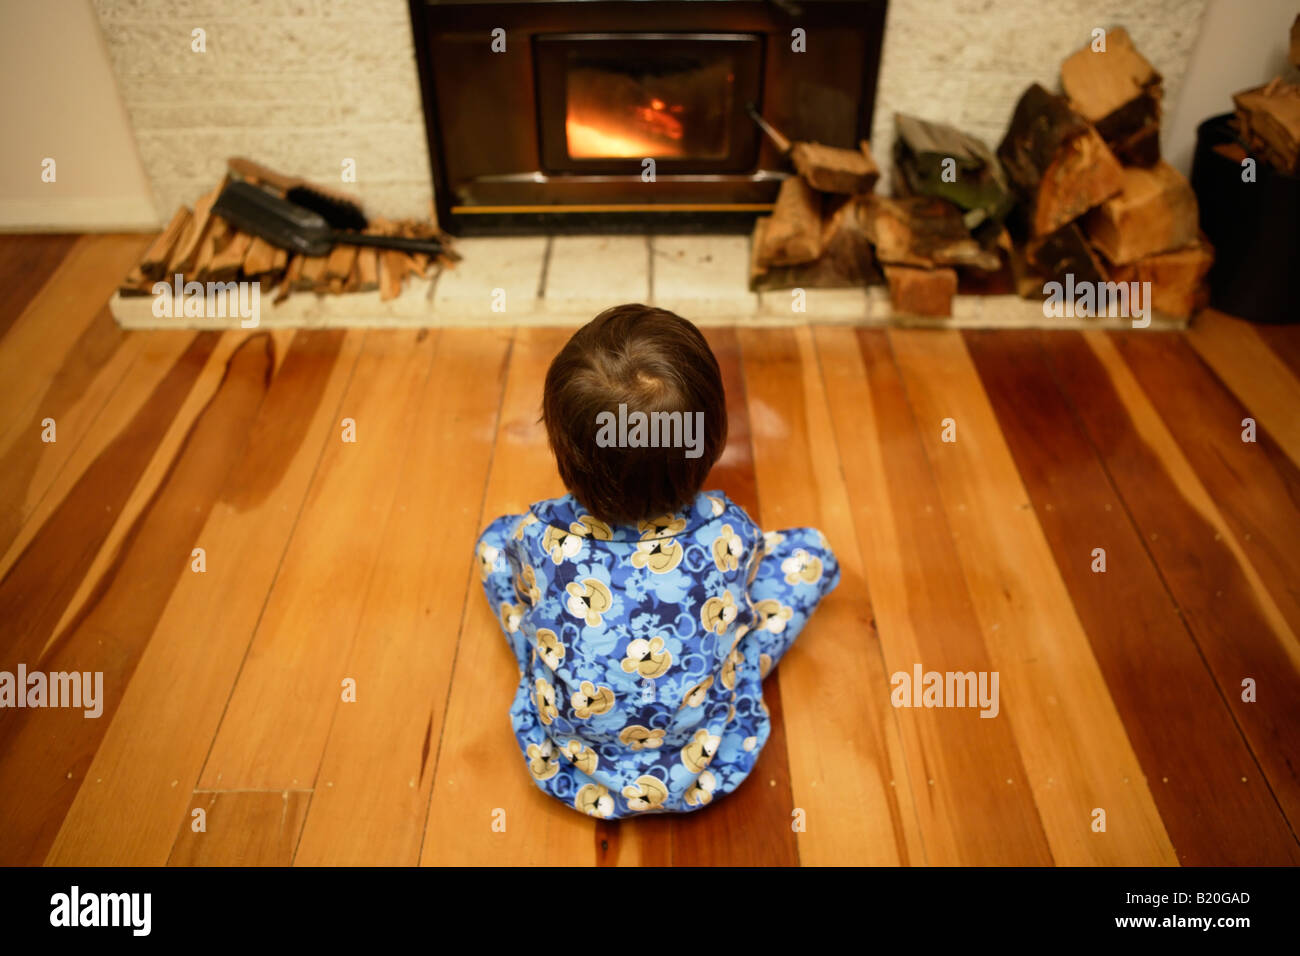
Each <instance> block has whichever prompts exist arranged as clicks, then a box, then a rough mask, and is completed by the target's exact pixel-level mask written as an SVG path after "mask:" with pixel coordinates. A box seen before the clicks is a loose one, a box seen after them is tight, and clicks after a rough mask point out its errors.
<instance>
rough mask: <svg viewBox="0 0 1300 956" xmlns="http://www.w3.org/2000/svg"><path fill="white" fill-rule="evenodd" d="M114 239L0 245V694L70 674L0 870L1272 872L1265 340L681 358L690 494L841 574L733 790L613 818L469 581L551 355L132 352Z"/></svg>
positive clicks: (1298, 458) (796, 652) (36, 745)
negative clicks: (713, 433)
mask: <svg viewBox="0 0 1300 956" xmlns="http://www.w3.org/2000/svg"><path fill="white" fill-rule="evenodd" d="M147 242H148V238H147V237H142V236H113V235H110V236H60V237H39V238H33V237H0V280H3V281H4V282H5V283H6V290H7V292H8V293H9V294H8V295H7V297H6V299H5V301H4V302H3V303H0V671H4V672H8V673H13V672H15V671H16V669H17V667H18V665H20V664H22V665H24V666H25V667H26V668H27V669H28V671H29V672H30V671H37V670H39V671H44V672H56V671H69V672H70V671H77V672H89V673H94V672H99V673H101V674H102V675H103V694H102V698H101V702H100V703H101V705H102V712H101V715H100V716H99V717H97V718H87V717H85V716H83V714H82V711H81V710H80V709H76V708H67V707H63V708H60V707H45V708H26V707H25V708H22V709H18V708H9V707H4V708H2V709H0V865H4V864H40V863H45V864H47V865H74V866H76V865H81V866H120V865H152V866H159V865H173V866H226V865H249V866H252V865H258V866H267V865H270V866H277V865H278V866H283V865H291V864H294V865H312V866H314V865H325V866H329V865H355V864H375V865H387V864H397V865H410V864H415V863H419V864H424V865H446V864H466V865H543V864H551V865H581V866H596V865H617V866H638V865H641V866H644V865H652V866H668V865H675V866H718V865H733V866H794V865H803V866H822V865H830V866H835V865H855V864H857V865H861V864H882V865H941V866H946V865H1007V864H1010V865H1042V864H1053V863H1054V864H1058V865H1075V864H1082V865H1130V864H1136V865H1144V864H1155V865H1178V864H1184V865H1190V866H1200V865H1241V864H1280V865H1294V864H1297V863H1300V841H1298V840H1297V837H1296V833H1297V831H1298V830H1300V770H1298V769H1297V768H1300V707H1297V704H1296V702H1297V701H1300V639H1298V637H1297V635H1300V425H1297V421H1300V420H1298V419H1297V417H1296V414H1295V412H1296V409H1297V408H1300V335H1297V333H1296V330H1295V327H1260V326H1252V325H1249V324H1248V323H1244V322H1241V321H1239V320H1236V319H1233V318H1231V317H1228V316H1224V315H1221V314H1218V313H1214V312H1206V313H1204V314H1203V315H1202V316H1200V317H1199V320H1198V322H1197V323H1196V324H1195V325H1194V326H1193V327H1192V328H1191V329H1190V330H1189V331H1188V332H1186V333H1177V334H1174V333H1156V332H1149V331H1146V332H1141V331H1125V332H1113V333H1107V332H1100V331H1088V332H1082V333H1080V332H1065V333H1055V332H1054V333H1045V332H1035V331H1016V332H1009V331H1004V332H964V333H963V332H957V331H953V330H946V331H934V332H930V331H920V330H907V331H903V330H889V331H886V330H881V329H867V328H854V327H851V326H843V325H817V326H789V327H787V326H773V327H769V328H759V327H748V328H742V329H735V328H726V327H718V328H710V329H708V330H707V332H706V333H705V334H706V337H707V339H708V340H709V342H710V344H711V346H712V348H713V350H714V352H715V354H716V355H717V358H718V361H719V367H720V369H721V372H722V376H723V379H724V384H725V387H726V390H727V400H728V414H729V433H728V444H727V448H726V452H725V454H724V455H723V457H722V458H721V459H720V460H719V462H718V463H717V465H716V466H715V469H714V471H713V473H712V474H711V475H710V478H709V481H708V484H709V485H710V486H711V487H718V488H721V489H722V490H723V491H725V492H726V493H727V494H728V495H729V496H730V497H731V498H732V499H733V500H735V501H737V502H738V503H739V504H741V505H742V506H743V507H745V508H746V509H747V510H748V511H749V513H750V514H751V515H752V516H753V517H754V518H755V520H756V521H758V522H759V523H760V524H761V525H762V526H763V527H764V528H766V529H770V530H779V529H781V528H789V527H795V526H804V525H810V526H814V527H817V528H819V529H821V530H822V531H823V532H824V534H825V535H826V537H827V539H828V541H829V543H830V545H831V547H832V548H833V549H834V551H835V553H836V555H837V557H838V559H839V562H840V566H841V571H842V580H841V583H840V585H839V587H838V588H837V589H836V591H835V592H834V593H833V594H831V595H830V596H829V597H828V598H827V599H826V600H825V602H824V603H823V604H822V606H821V607H820V608H819V609H818V611H817V614H816V615H815V616H814V617H813V619H812V620H811V621H810V623H809V624H808V625H807V627H806V629H805V630H804V632H803V633H802V634H801V635H800V637H799V639H798V641H796V642H795V644H794V646H793V648H792V649H791V651H790V652H789V654H788V655H787V656H786V657H785V658H784V659H783V660H782V661H781V664H780V666H779V667H778V668H777V669H776V671H775V673H774V674H772V675H770V676H769V677H768V678H767V680H766V681H765V684H764V696H765V699H766V701H767V704H768V707H769V710H770V711H771V715H772V720H773V733H772V736H771V738H770V740H769V742H768V744H767V746H766V747H765V749H764V751H763V753H762V755H761V758H760V760H759V762H758V764H757V765H756V767H755V769H754V771H753V773H752V774H751V777H750V779H749V780H748V781H747V782H745V783H744V784H743V785H742V786H741V787H740V788H739V789H738V790H737V791H736V792H735V793H734V794H731V795H729V796H727V797H726V798H724V799H720V800H715V801H714V802H713V803H712V804H711V805H710V806H708V807H706V808H704V809H702V810H700V811H698V812H695V813H692V814H689V815H664V816H647V817H644V818H640V819H631V820H623V821H617V822H610V821H600V820H596V819H594V818H590V817H586V816H583V815H581V814H579V813H576V812H575V811H574V810H573V809H572V808H569V807H565V806H563V805H561V804H560V803H559V802H558V801H556V800H554V799H552V798H549V797H547V796H546V795H544V794H543V793H542V792H541V791H540V790H539V789H538V788H537V787H536V786H535V785H534V783H533V782H532V780H531V778H530V777H529V775H528V773H527V770H526V768H525V766H524V761H523V759H522V757H521V755H520V753H519V750H518V746H517V744H516V742H515V739H514V737H513V735H512V733H511V730H510V721H509V717H508V709H509V705H510V701H511V698H512V696H513V694H514V691H515V687H516V685H517V683H518V679H519V675H518V670H517V667H516V665H515V662H514V660H513V657H512V655H511V653H510V650H509V648H508V646H507V644H506V642H505V641H504V640H503V639H502V636H501V633H500V626H499V623H498V621H497V618H496V615H495V613H494V611H493V609H491V608H489V607H487V605H486V602H485V601H484V600H483V598H482V593H481V588H480V586H479V578H478V574H477V572H476V570H475V566H474V561H473V557H472V545H473V541H474V538H475V536H476V535H477V533H478V532H479V530H480V529H481V528H483V527H484V526H485V525H486V524H487V523H488V522H489V521H491V520H492V519H494V518H495V517H497V516H498V515H501V514H518V513H520V512H522V511H524V510H525V509H526V508H527V507H528V506H529V505H530V504H531V503H532V502H534V501H536V500H538V499H541V498H546V497H550V496H554V495H557V494H559V493H561V492H562V490H563V489H562V485H561V483H560V480H559V478H558V475H557V474H556V471H555V466H554V461H553V458H552V456H551V453H550V450H549V448H548V446H547V442H546V436H545V431H544V429H543V427H542V425H541V423H540V420H539V413H540V400H541V394H542V385H543V381H544V379H545V374H546V370H547V368H548V366H549V364H550V362H551V359H552V357H553V356H554V355H555V353H556V352H557V351H558V350H559V348H560V347H561V346H562V345H563V344H564V342H565V341H566V340H567V338H568V336H569V334H570V330H565V329H553V328H517V329H515V328H484V329H472V330H471V329H427V330H418V329H404V330H379V329H372V330H361V329H357V330H349V331H342V330H300V331H297V332H295V331H292V330H287V329H276V330H271V331H267V330H238V329H231V330H228V331H225V332H196V331H192V330H177V331H175V332H154V331H150V332H141V331H130V332H128V331H123V330H121V329H120V328H118V327H117V326H116V325H115V324H114V323H113V322H112V319H111V316H110V315H109V313H108V312H107V310H106V309H105V302H106V300H107V298H108V296H109V295H110V294H111V292H112V289H113V288H115V287H116V284H117V283H118V281H119V280H120V279H121V276H122V275H123V274H125V272H126V271H127V269H129V268H130V266H131V264H132V263H133V262H134V261H135V260H136V259H137V258H138V256H139V254H140V252H141V251H142V249H143V248H144V246H145V244H146V243H147ZM1244 418H1253V419H1255V421H1256V425H1257V428H1256V438H1257V440H1256V441H1254V442H1243V441H1242V440H1241V433H1242V424H1241V422H1242V419H1244ZM46 419H53V420H54V421H55V422H56V429H57V439H56V441H54V442H48V441H42V440H41V438H42V434H41V433H42V430H43V428H44V422H45V420H46ZM345 419H351V420H352V422H353V423H354V425H355V434H356V441H355V442H349V441H345V440H344V438H345V433H344V427H345V426H344V420H345ZM945 419H951V420H952V424H953V426H954V428H955V430H956V433H955V437H956V440H955V441H951V442H950V441H945V440H944V420H945ZM197 548H201V549H202V552H201V554H202V561H203V564H202V567H201V569H200V568H199V567H197V566H196V565H195V563H194V562H195V561H196V553H195V549H197ZM1096 548H1104V549H1105V559H1106V570H1105V572H1104V573H1101V572H1098V571H1094V570H1093V563H1094V560H1095V555H1094V549H1096ZM917 666H919V667H921V668H922V670H923V671H938V672H941V673H942V672H948V671H952V672H956V673H967V672H970V673H975V674H979V673H983V674H994V673H996V674H997V675H998V678H999V693H998V715H997V717H996V718H992V719H983V718H982V717H981V716H980V713H979V710H980V708H979V707H959V706H958V707H925V706H919V707H910V708H909V707H901V706H895V703H896V702H897V701H896V698H895V694H894V686H895V683H896V681H897V675H900V674H907V675H908V676H909V677H910V676H911V674H912V673H913V669H914V668H915V667H917ZM347 680H352V681H355V690H356V701H355V702H351V701H345V700H344V699H343V696H342V690H343V685H344V682H345V681H347ZM1244 691H1250V692H1249V693H1244ZM1252 693H1253V697H1252ZM195 811H202V812H201V813H196V812H195ZM1099 811H1101V812H1104V819H1105V829H1104V830H1100V829H1098V827H1097V825H1096V824H1097V820H1098V812H1099ZM501 824H504V827H502V826H501Z"/></svg>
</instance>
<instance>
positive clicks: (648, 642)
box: [476, 492, 839, 818]
mask: <svg viewBox="0 0 1300 956" xmlns="http://www.w3.org/2000/svg"><path fill="white" fill-rule="evenodd" d="M476 557H477V561H478V566H479V571H480V575H481V577H482V580H483V585H484V589H485V591H486V593H487V597H488V600H489V602H490V603H491V605H492V608H493V611H494V612H495V613H496V614H497V617H498V619H499V621H500V623H501V627H502V629H503V631H504V632H505V635H506V638H507V639H508V640H509V642H510V646H511V648H512V649H513V651H514V653H515V657H516V658H517V660H518V663H519V670H520V680H519V687H518V689H517V691H516V693H515V698H514V703H513V706H512V707H511V709H510V718H511V722H512V724H513V727H514V732H515V737H516V738H517V740H518V742H519V749H520V752H521V756H522V758H523V762H524V764H525V765H526V767H527V771H528V773H529V774H530V775H531V777H532V779H533V781H534V782H535V783H536V784H537V786H538V787H540V788H541V789H542V790H543V791H544V792H546V793H548V794H550V795H551V796H553V797H555V798H557V799H559V800H562V801H563V802H564V803H566V804H567V805H569V806H571V807H573V808H574V809H576V810H578V811H581V812H582V813H586V814H590V815H592V816H597V817H608V818H617V817H625V816H632V815H636V814H641V813H656V812H659V813H662V812H670V811H679V812H683V811H691V810H697V809H699V808H701V807H703V806H705V805H707V804H708V803H710V802H711V801H712V800H713V799H715V798H716V797H718V796H721V795H723V794H726V793H730V792H731V791H732V790H734V789H735V788H736V787H737V786H739V785H740V783H741V782H742V781H743V780H744V779H745V777H746V776H747V775H748V774H749V772H750V770H751V769H752V768H753V766H754V761H755V760H756V759H757V757H758V754H759V752H760V751H761V750H762V748H763V744H764V743H766V742H767V738H768V735H769V734H770V733H771V720H770V719H769V716H768V711H767V707H766V705H765V704H764V703H763V689H762V679H763V677H765V676H766V675H767V674H768V673H769V672H770V670H771V668H772V667H774V666H775V664H776V662H777V661H778V660H779V659H780V657H781V655H782V654H784V652H785V650H786V649H787V648H788V647H789V646H790V644H791V642H792V641H793V639H794V637H795V636H796V635H797V634H798V633H799V632H800V631H801V630H802V628H803V625H804V623H805V622H806V621H807V619H808V616H809V615H810V614H811V613H812V611H813V610H814V609H815V607H816V605H817V603H818V601H820V600H821V598H822V597H823V596H824V595H825V594H827V593H828V592H829V591H830V590H831V589H832V588H834V587H835V585H836V584H837V583H838V582H839V567H838V564H837V563H836V560H835V556H834V554H833V553H832V552H831V550H830V548H829V547H828V546H827V544H826V541H825V538H824V537H823V536H822V534H821V532H819V531H817V530H815V529H812V528H794V529H789V530H786V531H780V532H770V533H768V534H766V535H764V533H763V532H762V530H760V529H759V527H758V526H757V525H756V524H755V523H754V522H753V520H751V519H750V517H749V515H747V514H746V513H745V511H744V509H742V508H741V507H740V506H738V505H736V504H735V503H733V502H732V501H730V500H729V499H728V498H727V497H726V495H724V494H722V493H721V492H705V493H701V494H699V495H698V496H697V497H696V498H695V500H694V501H693V502H692V503H691V504H690V505H689V506H688V507H686V508H685V509H683V510H682V511H679V512H677V513H676V514H672V515H664V516H663V517H660V518H656V519H654V520H651V521H642V522H639V523H638V524H637V525H635V526H632V525H627V526H610V525H607V524H605V523H604V522H601V521H599V520H597V519H595V518H593V517H592V516H590V515H588V514H586V513H585V511H584V510H583V508H582V506H581V505H580V504H579V503H578V501H577V500H576V499H575V498H574V497H573V496H572V495H565V496H563V497H560V498H554V499H551V500H548V501H541V502H538V503H537V504H535V505H533V506H532V508H530V509H529V510H528V511H527V512H526V513H524V514H522V515H506V516H504V517H502V518H498V519H497V520H496V521H494V522H493V523H492V524H491V525H489V527H488V528H487V530H486V531H484V533H483V535H482V536H481V537H480V538H479V541H478V545H477V549H476Z"/></svg>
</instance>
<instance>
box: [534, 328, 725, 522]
mask: <svg viewBox="0 0 1300 956" xmlns="http://www.w3.org/2000/svg"><path fill="white" fill-rule="evenodd" d="M542 418H543V420H544V421H545V422H546V433H547V435H548V436H549V438H550V442H551V449H552V450H553V451H554V452H555V461H556V464H557V465H558V466H559V470H560V477H561V478H562V479H563V480H564V484H565V487H567V488H568V489H569V491H570V492H572V493H573V496H574V497H575V498H577V499H578V501H579V502H581V504H582V506H583V507H584V508H586V509H587V510H588V511H589V512H591V514H592V515H593V516H594V517H596V518H599V519H601V520H602V521H606V522H611V523H616V524H628V523H634V522H636V521H640V520H643V519H647V518H655V517H658V516H659V515H662V514H668V513H670V512H673V511H677V510H678V509H680V508H682V507H683V506H685V505H686V504H687V503H688V502H690V501H691V500H692V499H693V498H694V497H695V495H696V494H697V493H698V492H699V491H700V489H701V488H702V487H703V486H704V480H705V478H706V476H707V475H708V473H709V469H710V468H712V467H713V463H714V462H715V461H717V459H718V456H719V455H720V454H721V453H722V449H723V447H724V446H725V445H726V443H727V405H726V398H725V396H724V394H723V389H722V374H721V372H720V371H719V370H718V361H717V359H715V358H714V357H713V352H712V351H711V350H710V349H709V344H708V342H706V341H705V340H704V336H703V335H701V334H700V330H699V329H697V328H696V327H695V326H694V325H692V324H691V323H690V322H687V321H686V320H685V319H683V318H682V317H681V316H678V315H674V314H673V313H671V312H668V311H666V310H664V309H655V308H651V307H650V306H646V305H620V306H615V307H614V308H612V309H606V310H605V311H604V312H602V313H600V315H598V316H596V317H595V318H594V319H592V320H591V321H590V322H588V323H587V324H586V325H584V326H583V327H582V328H580V329H579V330H578V331H577V332H575V333H574V335H573V338H571V339H569V341H568V343H567V344H566V345H565V346H564V348H562V349H561V350H560V353H559V354H558V355H556V356H555V359H554V361H552V362H551V367H550V369H549V370H548V371H547V373H546V388H545V394H544V395H543V397H542Z"/></svg>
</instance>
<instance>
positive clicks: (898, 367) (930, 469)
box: [882, 335, 1056, 862]
mask: <svg viewBox="0 0 1300 956" xmlns="http://www.w3.org/2000/svg"><path fill="white" fill-rule="evenodd" d="M885 343H886V344H887V345H888V347H889V357H890V358H891V359H892V360H893V363H894V370H895V373H896V374H897V375H898V380H899V382H900V383H901V385H902V389H903V395H904V397H905V398H906V399H907V408H908V411H909V412H910V413H911V417H912V425H913V427H914V428H915V429H916V432H917V434H918V435H919V434H922V432H923V429H922V426H921V420H920V416H919V415H918V413H917V409H916V403H915V401H914V400H913V397H912V389H911V388H909V387H908V376H907V374H906V372H905V369H904V368H903V365H902V363H901V362H900V361H899V359H898V354H897V352H896V350H895V348H894V339H893V337H892V336H890V335H886V336H885ZM963 348H964V345H963ZM982 388H983V386H982V385H981V389H982ZM924 451H925V454H924V455H923V460H924V463H925V468H926V471H927V473H928V474H929V476H930V482H931V484H932V485H933V486H934V488H935V489H936V491H937V492H938V493H939V498H940V501H942V500H943V481H942V479H941V476H940V475H939V473H938V471H937V470H936V469H935V467H934V460H933V458H932V457H931V455H930V453H929V449H928V448H925V449H924ZM939 511H940V517H941V520H942V521H943V524H944V526H945V527H946V528H947V530H948V538H949V540H952V541H954V542H955V541H956V537H955V534H954V529H953V527H952V522H951V520H950V519H949V517H948V510H947V507H946V506H945V507H943V508H940V509H939ZM962 564H963V562H962V561H961V560H960V556H958V567H959V568H960V567H961V566H962ZM962 586H963V587H965V588H967V589H969V588H970V586H971V585H970V582H969V581H967V580H965V572H964V569H963V582H962ZM978 619H979V615H978V613H976V620H977V621H978ZM980 639H981V641H983V639H984V635H983V634H981V635H980ZM986 652H987V653H988V655H989V663H990V665H993V664H994V663H995V661H994V657H995V655H994V649H993V648H991V647H989V648H987V651H986ZM882 654H883V646H882ZM885 673H887V674H888V673H890V671H889V670H888V667H886V670H885ZM1012 738H1013V739H1014V738H1015V727H1014V725H1012ZM904 759H906V753H904ZM1021 763H1022V766H1023V760H1022V761H1021ZM921 771H922V773H923V776H922V777H921V778H919V779H928V771H927V770H926V768H924V767H922V768H921ZM1025 775H1026V777H1028V776H1029V772H1028V768H1027V767H1026V768H1025ZM908 776H909V783H910V782H911V780H910V778H911V776H912V775H911V774H910V773H909V775H908ZM914 786H915V785H914ZM1031 787H1032V782H1031ZM913 799H914V800H919V799H920V797H919V796H918V795H917V794H916V792H915V790H914V791H913ZM1030 802H1031V803H1032V804H1033V806H1034V811H1035V815H1036V816H1037V822H1038V829H1039V831H1040V832H1042V833H1043V834H1044V836H1045V838H1046V839H1047V853H1048V856H1049V858H1051V859H1052V860H1053V861H1054V862H1055V859H1056V854H1055V851H1054V850H1053V848H1052V841H1051V839H1050V837H1049V836H1048V834H1049V830H1048V827H1047V821H1045V820H1044V819H1043V814H1042V808H1041V807H1040V806H1039V804H1038V800H1037V799H1031V801H1030ZM921 838H922V845H924V834H922V836H921Z"/></svg>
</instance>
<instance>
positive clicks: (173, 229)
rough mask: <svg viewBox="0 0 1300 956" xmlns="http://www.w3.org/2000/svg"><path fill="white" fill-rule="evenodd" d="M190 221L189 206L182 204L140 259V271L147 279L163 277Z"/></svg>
mask: <svg viewBox="0 0 1300 956" xmlns="http://www.w3.org/2000/svg"><path fill="white" fill-rule="evenodd" d="M189 221H190V210H189V207H188V206H181V207H180V208H179V209H177V210H176V212H175V213H173V214H172V218H171V221H170V222H169V223H167V228H166V229H164V230H163V231H162V232H161V233H160V234H159V235H158V238H157V239H155V240H154V241H153V242H152V243H150V245H149V248H148V250H147V251H146V252H145V254H144V258H143V259H141V260H140V266H139V268H140V273H141V275H143V276H144V277H145V278H146V279H154V280H157V279H161V278H162V277H163V275H164V273H166V271H167V263H168V262H170V261H171V257H172V253H173V252H174V251H175V249H176V244H177V243H178V242H180V240H181V236H182V235H183V234H184V233H185V227H186V225H187V224H188V223H189Z"/></svg>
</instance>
